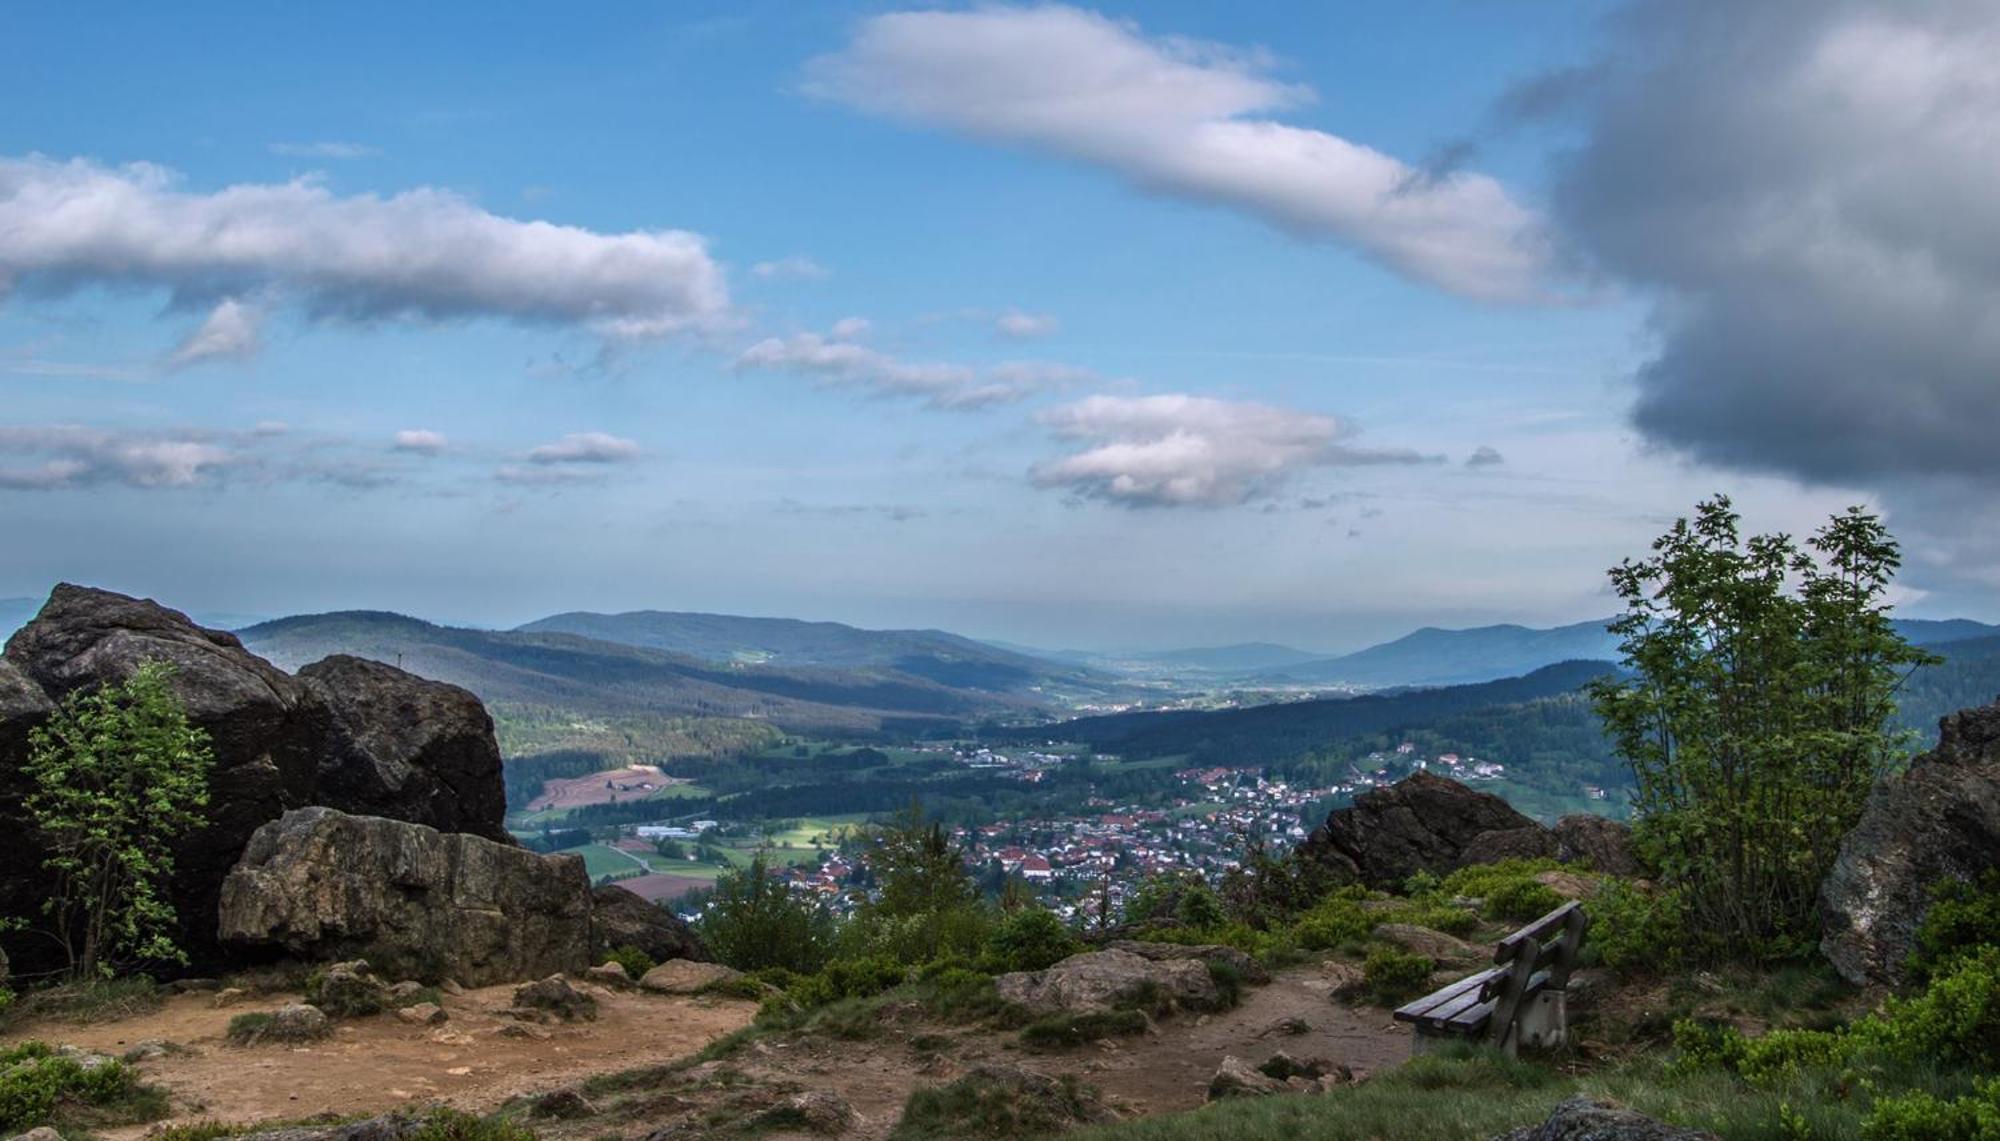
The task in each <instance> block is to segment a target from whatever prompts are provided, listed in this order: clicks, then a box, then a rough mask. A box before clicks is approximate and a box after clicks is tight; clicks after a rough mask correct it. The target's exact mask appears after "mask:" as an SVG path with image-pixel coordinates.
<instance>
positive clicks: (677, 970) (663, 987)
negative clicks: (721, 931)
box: [639, 959, 743, 994]
mask: <svg viewBox="0 0 2000 1141" xmlns="http://www.w3.org/2000/svg"><path fill="white" fill-rule="evenodd" d="M742 977H743V972H741V971H737V970H732V969H730V968H729V967H725V966H723V965H722V964H721V963H696V962H692V961H690V960H687V959H669V960H667V961H666V962H664V963H661V964H660V965H659V966H657V967H654V968H653V969H652V970H650V971H647V972H646V973H645V975H644V976H643V977H642V978H640V980H639V989H640V990H650V991H653V992H655V993H656V994H694V993H695V992H696V991H699V990H703V989H705V988H707V987H711V986H714V985H715V984H717V983H724V982H729V981H730V980H732V979H740V978H742Z"/></svg>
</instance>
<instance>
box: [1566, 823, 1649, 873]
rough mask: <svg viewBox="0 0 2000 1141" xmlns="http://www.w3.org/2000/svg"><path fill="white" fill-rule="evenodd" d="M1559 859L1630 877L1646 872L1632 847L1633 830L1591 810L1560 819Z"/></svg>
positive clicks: (1598, 870)
mask: <svg viewBox="0 0 2000 1141" xmlns="http://www.w3.org/2000/svg"><path fill="white" fill-rule="evenodd" d="M1555 834H1556V859H1558V860H1561V861H1562V862H1563V863H1565V864H1577V863H1583V864H1589V865H1590V868H1591V870H1592V871H1597V872H1603V873H1604V874H1605V875H1607V876H1624V877H1627V878H1630V877H1634V876H1643V875H1645V874H1646V868H1645V865H1643V864H1641V863H1640V862H1639V855H1638V853H1637V852H1636V851H1634V850H1633V848H1632V829H1631V828H1629V827H1628V826H1626V825H1625V824H1623V823H1620V822H1619V821H1616V820H1610V819H1606V818H1605V817H1602V816H1598V815H1597V814H1595V813H1591V812H1578V813H1573V814H1571V815H1569V816H1565V817H1563V818H1562V819H1560V820H1558V821H1556V826H1555Z"/></svg>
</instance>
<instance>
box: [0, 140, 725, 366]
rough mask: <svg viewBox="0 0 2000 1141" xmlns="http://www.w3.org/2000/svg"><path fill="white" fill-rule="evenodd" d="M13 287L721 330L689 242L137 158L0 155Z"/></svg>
mask: <svg viewBox="0 0 2000 1141" xmlns="http://www.w3.org/2000/svg"><path fill="white" fill-rule="evenodd" d="M10 284H11V285H13V286H15V287H17V288H24V289H40V290H42V291H44V292H49V293H63V292H68V291H72V290H75V289H79V288H83V287H86V286H91V285H138V286H155V287H159V288H163V289H166V290H169V291H170V292H171V293H172V294H173V297H174V300H175V302H176V303H177V304H182V305H185V304H189V303H195V302H212V301H218V300H220V299H226V298H234V297H240V296H243V295H245V294H247V293H249V292H252V291H257V292H258V293H259V295H260V297H268V298H270V299H271V300H272V301H273V302H274V303H275V302H279V301H285V302H291V303H295V304H298V305H300V306H301V307H303V309H304V311H305V312H306V313H307V314H308V315H309V316H312V317H315V318H345V319H349V320H358V321H375V320H388V319H398V318H403V319H421V320H449V319H461V318H478V317H489V318H499V319H503V320H510V321H516V322H521V323H524V324H534V325H556V326H569V327H578V328H583V329H587V330H589V331H591V332H594V333H596V334H598V335H599V336H602V337H606V338H612V339H626V338H637V337H647V336H657V335H662V334H667V333H674V332H681V331H690V330H706V329H711V328H715V327H718V326H722V325H725V324H728V323H729V322H730V321H731V320H732V319H733V314H732V312H731V309H730V303H729V291H728V288H727V285H726V283H725V281H724V277H723V271H722V268H721V266H719V265H718V264H717V263H716V262H715V261H714V260H713V259H711V258H710V257H709V254H708V250H707V247H706V245H705V243H704V241H703V240H702V238H700V237H699V236H697V235H695V234H691V233H687V232H685V231H680V230H644V231H632V232H628V233H620V234H606V233H599V232H596V231H592V230H586V229H582V228H580V227H576V226H562V225H556V224H554V223H550V222H540V221H531V222H524V221H517V220H515V219H512V218H504V217H500V216H499V215H495V214H491V213H488V212H487V211H485V210H482V209H480V208H479V207H478V206H476V205H474V204H473V203H471V202H469V201H467V200H466V199H464V198H462V197H459V196H458V195H456V194H453V193H451V192H449V191H444V190H437V189H431V188H419V189H415V190H409V191H404V192H403V193H400V194H396V195H393V196H391V197H388V198H381V197H377V196H375V195H372V194H359V195H351V196H347V197H341V196H337V195H335V194H333V193H332V192H331V191H329V190H327V189H326V188H325V187H324V186H322V185H320V184H319V183H317V182H315V181H313V180H311V179H299V180H295V181H291V182H285V183H246V184H239V185H236V186H230V187H227V188H224V189H222V190H218V191H215V192H213V193H197V192H190V191H186V190H183V189H180V188H179V186H178V179H177V177H176V176H175V175H174V174H173V173H172V172H170V171H167V170H165V169H163V168H161V167H157V166H153V165H150V164H144V163H140V164H134V165H130V166H124V167H116V168H113V167H106V166H101V165H99V164H97V163H94V162H90V161H88V160H83V159H77V160H72V161H69V162H57V161H53V160H50V159H45V158H41V157H32V156H31V157H28V158H23V159H0V294H4V292H5V289H6V288H7V286H8V285H10ZM214 319H215V315H214V314H211V315H210V320H211V321H214ZM199 338H200V333H197V334H196V338H194V339H195V340H199ZM191 343H192V342H191ZM184 347H185V346H184Z"/></svg>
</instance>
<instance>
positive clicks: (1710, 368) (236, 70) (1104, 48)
mask: <svg viewBox="0 0 2000 1141" xmlns="http://www.w3.org/2000/svg"><path fill="white" fill-rule="evenodd" d="M4 20H5V25H6V33H5V34H4V35H0V536H4V538H3V539H0V596H16V595H19V596H36V595H40V594H42V593H45V592H46V591H47V589H48V588H49V586H50V585H51V584H53V583H54V582H57V581H62V580H69V581H81V582H89V583H94V584H99V585H103V586H107V587H111V588H113V589H118V590H124V591H127V592H131V593H136V594H142V595H147V596H152V597H156V598H159V599H160V600H162V601H164V602H167V603H168V604H170V605H174V606H177V607H180V608H183V609H189V610H197V611H204V612H211V613H212V612H218V611H220V612H228V613H233V614H248V615H280V614H288V613H300V612H313V611H323V610H332V609H350V608H375V609H393V610H399V611H403V612H406V613H413V614H417V615H420V616H424V617H428V618H432V619H434V620H439V621H448V622H456V623H466V624H478V625H512V624H515V623H519V622H524V621H528V620H530V619H533V618H535V617H539V616H541V615H544V614H547V613H551V612H555V611H560V610H571V609H589V610H626V609H640V608H659V609H680V610H705V611H720V612H729V613H743V614H761V615H784V616H793V617H803V618H813V619H832V620H839V621H846V622H852V623H855V624H859V625H866V626H897V627H902V626H937V627H943V628H948V629H953V630H957V631H960V632H963V633H967V634H971V635H974V636H983V637H991V638H1000V639H1005V640H1008V641H1011V642H1016V643H1025V644H1031V645H1042V646H1049V647H1084V648H1126V647H1131V648H1137V647H1156V648H1157V647H1166V646H1175V645H1192V644H1217V643H1227V642H1237V641H1247V640H1270V641H1278V642H1285V643H1289V644H1293V645H1298V646H1302V647H1305V648H1308V649H1319V650H1329V651H1332V650H1340V649H1346V648H1352V647H1354V646H1358V645H1361V644H1365V643H1367V642H1370V641H1375V640H1379V639H1381V638H1385V637H1391V636H1395V635H1397V634H1400V633H1403V632H1405V631H1407V630H1409V629H1411V628H1413V627H1416V626H1419V625H1445V626H1464V625H1474V624H1482V623H1487V622H1502V621H1511V622H1524V623H1530V624H1552V623H1557V622H1569V621H1578V620H1584V619H1590V618H1596V617H1601V616H1603V615H1605V614H1607V613H1609V612H1610V611H1611V610H1613V609H1615V605H1614V602H1613V600H1612V598H1611V596H1610V593H1609V591H1608V589H1607V587H1606V578H1605V570H1606V568H1608V567H1609V566H1611V565H1612V564H1614V563H1616V562H1617V561H1618V560H1620V559H1622V558H1625V557H1627V556H1636V555H1641V554H1643V553H1644V552H1645V550H1646V547H1647V544H1648V543H1649V542H1650V541H1651V539H1652V538H1653V537H1654V536H1656V535H1658V534H1659V533H1660V532H1661V531H1662V530H1664V529H1665V528H1666V526H1668V525H1669V524H1670V523H1671V521H1672V520H1673V519H1674V518H1675V517H1677V516H1679V515H1683V514H1686V513H1688V512H1689V511H1690V510H1691V509H1692V508H1693V506H1694V504H1695V503H1696V502H1697V501H1698V500H1700V499H1702V498H1704V497H1705V496H1708V495H1711V494H1714V493H1716V492H1724V493H1727V494H1729V495H1731V496H1732V497H1733V498H1734V500H1735V502H1736V504H1737V506H1738V507H1739V508H1740V509H1741V510H1742V512H1743V514H1744V518H1745V523H1746V526H1748V527H1750V528H1751V529H1754V530H1760V531H1767V530H1785V531H1790V532H1793V533H1800V534H1803V533H1807V532H1810V531H1811V530H1812V529H1813V528H1814V527H1815V526H1817V525H1818V524H1819V523H1820V522H1821V521H1823V520H1824V519H1825V518H1826V517H1827V516H1828V515H1829V514H1830V513H1832V512H1834V511H1837V510H1839V509H1841V508H1844V507H1845V506H1847V505H1849V504H1856V503H1859V504H1864V505H1867V506H1869V507H1871V508H1873V509H1875V510H1878V511H1880V512H1882V513H1883V514H1884V515H1885V516H1886V517H1887V519H1888V521H1889V523H1890V526H1891V528H1892V529H1893V530H1894V531H1895V533H1896V534H1897V535H1898V536H1899V537H1900V538H1901V540H1902V541H1903V543H1904V547H1905V555H1906V565H1905V569H1904V573H1903V576H1902V578H1901V580H1900V583H1899V586H1898V599H1899V601H1900V602H1901V604H1902V605H1903V607H1904V612H1905V613H1908V614H1912V615H1921V616H1931V617H1941V616H1949V615H1965V616H1971V617H1979V618H1986V619H1994V618H2000V508H1996V507H1995V506H1994V505H1993V504H1994V503H1995V501H1996V498H2000V497H1995V496H1994V495H1993V494H1992V492H1993V490H1994V487H1995V484H1996V482H2000V449H1996V448H1995V447H1994V446H1993V444H1992V438H1993V435H1994V433H1995V430H1996V428H2000V197H1996V196H1995V195H1993V194H1992V193H1991V188H1992V186H1993V185H1996V184H2000V132H1995V131H1993V130H1992V129H1991V124H1992V123H1993V122H1995V121H2000V8H1996V7H1995V6H1994V5H1992V4H1990V3H1986V2H1984V0H1924V2H1918V3H1904V2H1900V0H1893V2H1892V0H1879V2H1863V0H1768V2H1766V3H1761V4H1759V5H1755V6H1749V5H1742V4H1740V3H1729V2H1724V0H1671V2H1669V0H1636V2H1614V0H1605V2H1583V0H1579V2H1577V3H1568V4H1532V3H1525V2H1518V0H1413V2H1409V3H1403V4H1396V5H1381V4H1361V3H1335V4H1323V5H1292V4H1239V5H1228V6H1218V5H1207V4H1193V3H1186V4H1182V3H1164V2H1162V3H1151V4H1144V5H1138V4H1132V5H1108V6H1090V7H1085V6H1066V5H1030V6H1022V5H1004V4H994V5H976V6H962V5H941V6H935V7H912V6H908V5H898V4H858V5H857V4H833V3H828V4H817V5H796V4H786V3H775V2H773V3H756V2H738V3H728V4H719V3H718V4H703V3H694V2H687V3H677V4H672V5H656V4H639V3H603V4H592V5H553V4H550V5H533V4H520V5H506V6H499V7H497V8H496V6H493V5H477V6H475V5H471V4H454V3H442V2H441V3H436V4H426V5H406V4H398V5H389V4H370V3H351V4H344V5H338V6H314V7H302V6H291V5H267V4H249V3H244V4H195V5H187V6H171V7H169V6H152V7H135V6H130V5H104V4H95V3H89V2H76V0H69V2H64V3H38V2H34V0H27V2H22V3H16V4H13V5H10V6H9V7H8V9H7V11H6V14H5V17H4Z"/></svg>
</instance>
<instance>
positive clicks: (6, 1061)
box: [0, 1042, 164, 1134]
mask: <svg viewBox="0 0 2000 1141" xmlns="http://www.w3.org/2000/svg"><path fill="white" fill-rule="evenodd" d="M154 1093H155V1091H152V1090H150V1089H149V1087H145V1086H142V1085H141V1084H140V1083H139V1080H138V1077H137V1075H136V1074H134V1073H133V1071H132V1070H131V1068H130V1067H128V1066H126V1065H125V1064H124V1063H123V1062H102V1063H99V1064H97V1065H95V1066H92V1067H89V1068H86V1067H85V1066H84V1065H83V1064H82V1063H81V1062H79V1061H78V1060H77V1059H75V1058H72V1057H67V1056H65V1055H62V1054H59V1053H57V1052H56V1051H54V1050H52V1049H50V1048H49V1046H48V1044H47V1043H44V1042H24V1043H22V1044H21V1045H19V1046H15V1047H13V1048H11V1049H8V1050H5V1051H0V1133H6V1134H16V1133H25V1132H27V1131H28V1130H30V1129H34V1128H36V1127H38V1126H42V1125H49V1124H51V1123H55V1122H58V1121H60V1120H62V1119H63V1118H64V1117H65V1116H66V1115H67V1114H70V1113H73V1112H75V1111H77V1110H98V1111H103V1112H104V1114H105V1115H106V1116H118V1117H123V1118H126V1119H128V1120H139V1119H142V1118H143V1117H144V1116H145V1115H147V1114H150V1115H152V1116H158V1112H157V1111H158V1110H160V1109H163V1108H164V1107H163V1106H162V1105H160V1104H159V1102H160V1100H161V1099H159V1098H158V1097H157V1096H148V1095H152V1094H154ZM121 1108H123V1109H124V1110H126V1112H124V1113H118V1112H117V1111H118V1110H119V1109H121Z"/></svg>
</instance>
